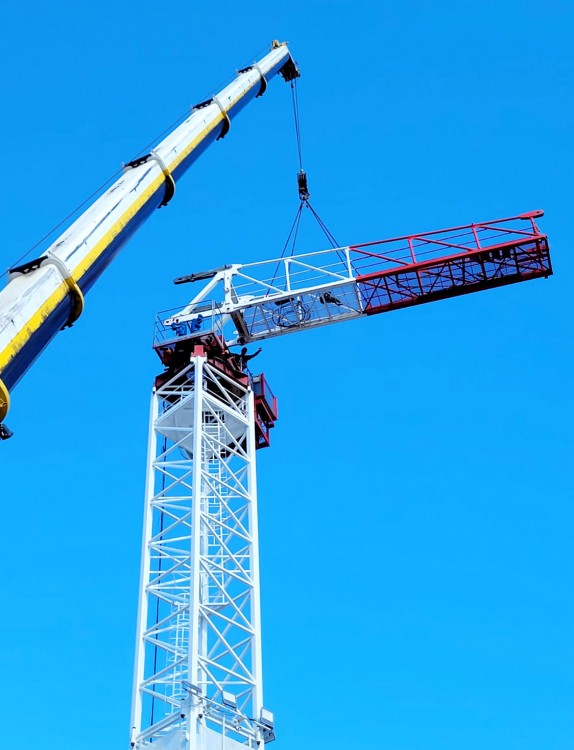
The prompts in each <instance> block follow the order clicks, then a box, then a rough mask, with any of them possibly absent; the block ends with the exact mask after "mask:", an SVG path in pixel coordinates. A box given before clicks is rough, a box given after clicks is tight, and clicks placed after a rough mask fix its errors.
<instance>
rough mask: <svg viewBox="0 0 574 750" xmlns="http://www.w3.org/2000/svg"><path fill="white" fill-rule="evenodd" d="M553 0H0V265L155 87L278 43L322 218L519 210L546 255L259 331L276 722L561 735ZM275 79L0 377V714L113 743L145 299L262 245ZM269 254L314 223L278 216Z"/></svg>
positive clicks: (275, 150)
mask: <svg viewBox="0 0 574 750" xmlns="http://www.w3.org/2000/svg"><path fill="white" fill-rule="evenodd" d="M573 25H574V8H572V6H571V4H570V3H566V2H554V1H552V0H550V1H549V2H546V3H545V4H544V5H543V6H541V5H540V4H539V3H534V2H518V1H515V0H508V1H507V2H504V3H495V2H491V1H490V0H485V1H483V2H451V1H446V2H432V3H431V2H414V1H412V0H405V2H402V3H389V2H380V3H374V2H365V1H364V0H357V1H355V2H353V3H351V2H345V1H343V0H341V1H339V2H306V3H303V2H297V1H295V2H292V3H274V2H271V3H263V2H258V1H256V2H252V3H250V4H248V5H245V4H236V3H230V2H228V0H222V2H219V3H217V4H216V5H208V4H205V3H201V4H200V3H197V4H195V5H193V4H192V3H183V2H180V1H179V0H173V2H171V3H170V4H169V5H165V6H162V5H158V4H157V3H151V2H147V0H139V2H137V3H136V2H125V1H124V2H122V1H120V2H115V3H111V2H110V1H109V0H101V1H100V2H99V3H90V4H87V3H78V4H76V5H69V4H64V3H62V2H59V1H58V0H56V2H51V3H39V2H32V3H27V4H12V5H11V6H10V7H9V8H6V9H5V10H4V12H3V33H2V37H3V39H2V45H0V62H1V64H2V68H3V70H4V76H3V79H4V80H3V94H2V100H3V112H4V115H3V117H2V119H1V120H0V129H1V136H2V142H3V144H4V147H3V149H2V153H3V162H4V174H5V182H4V190H3V196H2V205H3V241H2V247H1V249H0V257H1V262H2V264H3V267H7V266H9V265H10V264H11V263H12V262H13V261H14V260H16V259H17V258H18V257H19V256H20V255H22V253H23V252H24V251H25V250H26V249H27V248H28V247H30V246H31V245H33V244H34V243H35V242H36V241H37V240H38V239H39V238H40V237H42V236H43V235H44V234H45V233H46V232H47V231H48V230H49V229H51V228H52V227H53V226H54V225H55V224H56V223H57V222H58V221H59V220H60V219H61V218H62V217H63V216H65V215H66V214H67V213H68V212H69V211H71V210H72V209H73V208H75V207H76V206H77V205H78V204H79V203H80V202H81V201H82V200H83V199H84V198H85V197H86V196H87V195H89V194H90V193H91V192H92V190H93V189H94V188H95V187H97V186H98V185H99V184H101V183H102V182H104V180H106V179H107V178H108V177H109V176H110V175H111V174H113V173H114V172H115V171H116V169H117V168H118V167H119V165H120V164H121V162H125V161H128V160H129V159H130V158H131V157H132V156H133V155H134V154H135V153H137V152H138V151H139V150H140V149H141V148H142V147H143V146H145V144H147V143H148V142H150V141H152V140H153V139H154V137H155V136H156V135H158V134H159V133H161V132H162V130H163V129H164V128H165V127H166V126H167V125H169V123H171V122H172V121H174V120H175V119H176V118H177V117H178V116H179V115H180V114H182V112H184V111H185V110H186V108H187V107H188V106H189V105H190V104H192V103H194V102H197V101H200V100H202V99H204V98H206V96H208V95H209V93H210V92H211V91H213V90H214V89H215V88H216V87H217V86H218V85H219V84H220V83H222V82H224V81H225V80H226V79H227V78H228V77H229V76H230V75H232V74H233V72H234V70H235V69H237V68H239V67H241V66H243V65H244V64H247V63H249V62H251V61H252V60H253V59H254V58H255V57H256V56H257V54H258V53H260V52H262V51H264V50H265V49H266V48H267V46H268V44H269V42H270V41H271V40H272V39H274V38H281V39H287V40H289V42H290V44H291V48H292V51H293V53H294V55H295V57H296V58H297V59H298V61H299V62H300V65H301V69H302V72H303V77H302V79H301V81H300V85H299V98H300V110H301V124H302V131H303V157H304V164H305V167H306V169H307V171H308V173H309V182H310V188H311V193H312V202H313V204H314V206H315V207H316V209H317V210H318V211H319V213H320V214H321V216H322V217H323V219H324V220H325V222H326V223H327V225H328V226H329V228H330V229H331V231H332V232H333V233H334V235H335V236H336V237H337V238H338V239H339V241H340V242H341V243H349V242H361V241H368V240H373V239H380V238H383V237H385V236H395V235H398V234H403V233H406V232H414V231H423V230H427V229H429V230H430V229H438V228H441V227H443V226H450V225H453V224H459V223H465V222H467V221H480V220H487V219H494V218H499V217H503V216H510V215H513V214H516V213H521V212H523V211H527V210H531V209H536V208H543V209H545V211H546V216H545V217H544V219H542V220H541V222H540V225H541V227H542V228H543V229H544V230H545V231H546V232H547V233H548V235H549V237H550V244H551V248H552V256H553V262H554V268H555V276H554V277H552V278H551V279H550V280H548V281H536V282H532V283H527V284H520V285H517V286H514V287H508V288H505V289H500V290H495V291H492V292H486V293H483V294H479V295H472V296H468V297H462V298H459V299H456V300H450V301H445V302H440V303H436V304H431V305H424V306H421V307H418V308H413V309H410V310H404V311H400V312H397V313H393V314H391V315H383V316H380V317H378V318H375V319H370V320H366V321H359V322H356V323H350V324H348V325H345V326H333V327H331V328H326V329H322V330H320V331H315V332H309V333H306V334H302V335H301V336H288V337H285V338H284V339H277V340H274V341H270V342H268V343H267V344H266V345H265V347H264V352H263V354H262V355H261V356H260V357H259V358H258V360H257V365H258V366H261V368H262V369H264V371H265V373H266V376H267V377H268V379H269V381H270V383H271V385H272V387H273V389H274V391H275V392H276V393H277V395H278V396H279V398H280V422H279V423H278V425H277V428H276V429H275V431H274V434H273V446H272V448H271V449H270V450H268V451H262V452H261V453H260V463H259V479H260V521H261V560H262V587H263V627H264V670H265V693H266V703H267V704H268V705H269V706H270V707H271V708H273V709H274V710H275V713H276V716H277V722H278V735H279V738H280V740H279V741H278V744H277V745H276V747H277V748H278V750H279V748H280V747H281V748H285V749H288V748H300V747H314V748H317V749H318V750H322V749H323V748H325V749H327V748H328V750H339V749H341V750H343V748H345V750H346V749H347V748H349V747H355V746H356V747H363V746H364V747H369V748H381V750H455V748H456V749H457V750H458V749H459V748H460V747H464V748H465V750H475V749H476V750H478V749H479V748H480V749H481V750H482V749H483V748H484V747H489V748H491V750H499V749H500V750H539V748H541V747H544V748H546V749H547V750H565V749H566V748H570V747H571V746H572V743H573V742H574V722H573V720H572V711H571V706H572V699H573V697H574V678H573V676H572V675H573V670H572V659H573V656H574V653H573V651H574V648H573V643H574V638H573V634H574V607H573V605H572V595H571V580H572V573H573V570H572V568H573V558H572V528H573V521H574V518H573V511H572V504H571V500H572V476H571V465H572V462H571V455H572V430H571V424H572V419H573V416H574V414H573V412H574V409H573V397H572V391H571V382H572V370H573V358H572V354H571V343H570V342H571V329H572V315H571V296H572V294H571V291H570V290H571V278H572V272H573V270H574V269H573V265H572V259H571V252H570V245H571V236H570V233H571V228H570V224H569V218H570V216H571V204H572V188H571V183H572V177H571V176H572V173H573V167H574V164H573V159H572V146H571V143H572V132H573V126H574V122H573V119H574V117H573V114H574V108H573V105H572V100H571V92H572V83H573V77H574V76H573V65H572V52H571V29H572V27H573ZM297 166H298V165H297V157H296V148H295V138H294V130H293V122H292V113H291V103H290V92H289V90H288V88H287V87H286V86H285V85H284V84H283V82H282V81H280V80H277V81H273V83H272V84H271V85H270V87H269V90H268V92H267V93H266V95H265V97H263V99H261V100H257V101H256V102H254V103H253V104H251V105H250V106H249V107H248V108H247V109H246V110H245V111H244V112H243V113H242V114H241V115H240V116H239V117H238V118H237V120H235V122H234V125H233V127H232V131H231V133H230V134H229V136H228V137H227V138H226V139H225V141H223V142H221V143H217V144H214V146H213V147H212V148H211V149H210V150H209V151H208V152H207V153H206V154H205V155H204V156H203V157H202V159H201V160H200V161H199V162H198V163H197V164H196V165H195V167H194V168H193V170H191V171H190V172H189V173H188V174H187V175H186V177H185V178H184V179H183V180H182V182H181V184H180V185H179V186H178V192H177V195H176V198H175V200H174V201H173V202H172V203H171V204H170V206H169V207H168V208H165V209H162V210H161V211H159V212H157V214H156V215H154V216H152V218H151V220H150V221H149V222H148V224H147V225H146V226H145V227H144V228H143V229H142V230H141V231H140V232H139V233H138V234H137V235H136V236H135V237H134V238H133V240H132V242H131V243H130V244H129V245H128V246H127V247H126V248H125V249H124V251H123V253H122V255H121V256H120V257H119V258H118V259H117V261H116V262H115V263H114V265H113V266H112V267H111V268H110V269H109V271H108V273H107V275H106V276H105V278H102V279H101V281H100V283H99V284H98V285H97V286H96V287H95V288H94V290H93V291H92V292H91V293H90V295H89V296H88V298H87V304H86V312H85V314H84V316H83V317H82V319H81V321H79V322H78V323H77V324H76V326H74V328H73V329H72V330H71V331H67V332H65V333H63V334H61V335H60V337H59V338H58V340H57V341H55V342H54V343H53V345H52V346H51V347H50V349H49V351H47V352H46V353H45V354H44V356H43V357H42V359H41V361H39V362H38V363H37V364H36V365H35V366H34V368H33V369H32V370H31V371H30V373H29V374H28V375H27V376H26V378H25V379H24V380H23V381H22V382H21V383H20V384H19V386H18V387H17V389H16V390H15V392H14V394H13V407H12V411H11V416H10V420H9V424H10V426H11V428H12V429H13V430H14V432H15V433H16V435H15V437H14V439H13V440H11V441H9V442H7V443H5V444H3V445H2V446H1V456H0V465H1V466H2V490H1V492H2V500H3V509H4V534H3V541H2V545H0V555H1V565H2V569H3V570H4V571H5V573H4V580H3V602H4V606H3V612H4V615H3V617H2V619H1V620H0V642H1V644H2V647H1V649H0V665H1V671H2V675H3V679H2V684H1V687H0V693H1V703H2V707H3V716H4V721H3V742H4V744H5V745H6V746H7V747H10V748H12V750H27V749H28V748H32V747H35V746H37V745H38V744H42V745H46V746H49V747H57V748H59V750H67V749H68V748H72V747H74V748H76V747H78V743H79V744H80V745H81V747H82V750H95V749H96V748H101V747H102V745H105V746H106V748H109V750H115V749H116V748H118V749H119V748H125V747H127V742H128V724H129V705H130V694H131V679H132V659H133V641H134V630H135V614H136V598H137V585H138V574H139V546H140V529H141V512H142V496H143V479H144V477H143V469H144V462H145V452H146V431H147V420H148V399H149V390H150V384H151V381H152V378H153V376H154V374H156V372H157V370H158V364H157V361H156V360H155V358H154V355H153V352H152V351H151V335H152V327H153V319H154V315H155V313H156V312H157V311H158V310H161V309H165V308H168V307H173V306H175V305H177V304H179V303H181V302H184V301H186V295H187V294H188V293H189V291H190V290H189V288H185V287H177V288H175V287H173V286H172V283H171V282H172V279H173V278H174V277H176V276H179V275H183V274H185V273H190V272H192V271H197V270H204V269H206V268H210V267H215V266H218V265H221V264H222V263H229V262H245V261H250V260H257V259H263V258H269V257H273V256H275V255H278V254H279V253H280V252H281V248H282V246H283V242H284V240H285V238H286V235H287V232H288V229H289V226H290V224H291V221H292V219H293V216H294V214H295V210H296V207H297V196H296V188H295V173H296V171H297ZM305 219H306V221H305V224H304V226H303V229H302V233H301V238H300V243H299V249H300V250H301V251H303V250H307V249H320V248H322V247H323V246H324V244H325V243H324V241H323V239H322V237H321V235H320V233H319V232H318V230H317V229H316V227H314V226H313V224H312V222H311V220H310V217H309V216H306V217H305Z"/></svg>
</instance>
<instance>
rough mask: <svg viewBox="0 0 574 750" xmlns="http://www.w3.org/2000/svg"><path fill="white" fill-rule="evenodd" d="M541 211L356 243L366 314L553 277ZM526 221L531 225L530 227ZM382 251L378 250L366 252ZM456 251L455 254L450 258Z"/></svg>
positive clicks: (354, 256)
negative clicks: (541, 227) (538, 223)
mask: <svg viewBox="0 0 574 750" xmlns="http://www.w3.org/2000/svg"><path fill="white" fill-rule="evenodd" d="M542 215H543V212H542V211H532V212H530V213H527V214H521V215H520V216H512V217H510V218H508V219H499V220H496V221H488V222H483V223H480V224H468V225H466V226H460V227H452V228H450V229H443V230H439V231H435V232H426V233H423V234H415V235H408V236H405V237H397V238H393V239H390V240H383V241H380V242H369V243H365V244H362V245H353V246H352V247H351V248H350V249H351V257H352V262H353V266H354V268H355V270H356V272H357V284H358V287H359V290H360V294H361V298H362V302H363V310H364V312H365V313H366V314H367V315H373V314H375V313H380V312H385V311H386V310H394V309H397V308H400V307H409V306H412V305H420V304H423V303H425V302H432V301H434V300H438V299H446V298H448V297H456V296H459V295H462V294H470V293H471V292H478V291H482V290H483V289H490V288H493V287H497V286H504V285H506V284H514V283H517V282H519V281H526V280H529V279H533V278H537V277H541V276H543V277H548V276H550V275H551V274H552V265H551V262H550V255H549V248H548V239H547V237H546V235H544V234H542V233H541V232H540V230H539V229H538V227H537V226H536V223H535V219H536V218H538V217H539V216H542ZM524 222H527V225H526V228H525V227H524ZM375 247H376V248H377V249H378V248H379V247H381V250H383V252H375V251H374V250H371V249H369V250H367V249H366V248H375ZM446 250H451V251H453V250H454V251H455V252H451V254H450V255H449V254H445V251H446Z"/></svg>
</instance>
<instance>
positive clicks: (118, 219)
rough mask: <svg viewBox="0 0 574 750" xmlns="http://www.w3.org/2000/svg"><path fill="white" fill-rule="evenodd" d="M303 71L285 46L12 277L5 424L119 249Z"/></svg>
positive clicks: (3, 345) (132, 166)
mask: <svg viewBox="0 0 574 750" xmlns="http://www.w3.org/2000/svg"><path fill="white" fill-rule="evenodd" d="M277 73H280V74H281V75H282V76H283V78H284V79H285V80H287V81H290V80H292V79H293V78H296V77H298V75H299V72H298V70H297V66H296V65H295V63H294V61H293V58H292V57H291V54H290V52H289V49H288V48H287V46H286V45H285V44H282V43H279V42H273V45H272V48H271V51H270V52H269V53H268V54H267V55H265V57H263V58H262V59H261V60H259V61H258V62H256V63H254V64H253V65H250V66H249V67H248V68H245V69H243V70H240V71H238V74H237V77H236V78H235V79H234V80H233V82H232V83H230V84H229V85H228V86H226V87H225V88H224V89H222V90H221V91H220V92H219V93H218V94H217V95H216V96H213V97H212V98H211V99H209V100H207V101H204V102H201V103H200V104H198V105H196V106H195V107H194V108H193V109H192V110H191V113H190V115H189V117H188V118H187V119H186V120H185V121H184V122H183V123H182V124H181V125H179V126H178V127H177V128H176V129H175V130H173V131H172V132H171V133H170V134H169V135H168V136H167V137H166V138H164V140H162V141H161V142H160V143H159V144H158V145H157V146H156V147H155V148H154V149H153V150H152V151H151V152H150V153H149V154H147V155H146V156H144V157H142V158H140V159H137V160H135V161H132V162H130V163H128V164H126V165H125V168H124V170H123V173H122V175H121V177H120V178H119V179H118V180H117V181H116V182H115V183H114V184H113V185H112V186H111V187H110V188H109V189H108V190H106V192H105V193H103V194H102V195H101V197H99V198H98V199H97V200H96V201H95V202H94V203H93V204H92V205H91V206H90V207H89V208H88V209H87V210H86V211H84V212H83V213H82V214H81V216H80V217H79V218H78V219H77V220H76V221H75V222H74V223H73V224H72V225H71V226H70V227H69V228H68V229H67V230H66V231H65V232H64V233H63V234H62V235H61V236H60V237H58V239H57V240H56V241H55V242H54V243H53V244H52V245H51V246H50V247H49V248H48V250H47V251H46V252H45V253H44V254H43V255H42V257H41V258H38V259H35V260H33V261H31V262H28V263H26V264H24V265H20V266H18V267H16V268H12V269H11V270H10V273H9V276H8V284H7V285H6V287H5V288H4V289H3V290H2V291H1V292H0V423H1V422H2V420H3V419H4V417H5V416H6V413H7V411H8V406H9V391H10V390H11V389H12V388H13V387H14V385H15V384H16V383H17V382H18V380H19V379H20V378H21V377H22V375H23V374H24V373H25V372H26V370H27V369H28V368H29V367H30V365H31V364H32V362H33V361H34V360H35V359H36V357H37V356H38V355H39V354H40V352H41V351H42V350H43V349H44V348H45V347H46V345H47V344H48V343H49V342H50V340H51V339H52V338H54V336H55V335H56V334H57V333H58V331H59V330H61V329H62V328H65V327H67V326H70V325H72V323H74V322H75V321H76V320H77V318H78V317H79V316H80V314H81V313H82V310H83V308H84V295H85V293H86V292H87V291H88V290H89V289H90V288H91V287H92V285H93V284H94V282H95V281H96V280H97V279H98V277H99V276H100V275H101V274H102V273H103V271H104V270H105V268H106V267H107V266H108V264H109V263H110V262H111V261H112V260H113V258H114V257H115V255H116V254H117V253H118V251H119V250H120V248H121V247H122V245H123V244H124V243H125V242H126V241H127V240H128V239H129V238H130V237H131V235H132V234H133V233H134V232H135V230H136V229H137V228H138V227H139V226H140V225H141V224H142V223H143V222H144V221H145V220H146V219H147V218H148V217H149V216H150V215H151V214H152V213H153V211H154V210H155V209H156V208H159V207H161V206H165V205H166V204H167V203H168V202H169V201H170V199H171V198H172V197H173V194H174V192H175V186H176V183H177V181H178V179H179V178H180V177H181V176H182V175H183V173H184V172H185V171H186V170H187V169H188V168H189V167H190V166H191V164H192V163H193V162H194V161H195V160H196V159H197V157H198V156H199V155H200V154H201V153H202V152H203V151H204V150H205V149H206V148H207V146H209V145H210V144H211V143H212V142H213V141H214V140H216V139H220V138H223V137H224V136H225V135H226V134H227V132H228V130H229V128H230V122H231V119H232V118H233V117H234V116H235V115H236V114H237V113H238V112H239V111H240V110H241V109H242V108H243V107H244V106H245V105H246V104H247V103H248V102H249V101H250V100H251V99H253V98H256V97H257V96H260V95H261V94H263V92H264V91H265V89H266V88H267V81H268V80H269V79H271V78H272V77H273V76H274V75H276V74H277Z"/></svg>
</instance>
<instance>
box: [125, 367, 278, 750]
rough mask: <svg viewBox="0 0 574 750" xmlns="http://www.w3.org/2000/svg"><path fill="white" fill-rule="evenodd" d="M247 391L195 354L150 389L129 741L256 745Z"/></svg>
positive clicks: (253, 512)
mask: <svg viewBox="0 0 574 750" xmlns="http://www.w3.org/2000/svg"><path fill="white" fill-rule="evenodd" d="M253 399H254V397H253V393H252V390H251V388H250V386H249V385H247V381H246V379H245V378H242V379H240V380H239V381H238V380H235V379H232V378H231V377H229V376H228V375H226V374H225V373H224V372H223V371H222V370H221V369H219V368H217V367H216V365H215V364H213V363H210V362H209V361H208V360H207V359H206V358H205V357H204V356H193V357H192V358H191V363H190V365H189V367H187V368H186V369H184V370H183V371H181V372H179V373H178V374H177V376H175V377H173V378H172V379H171V380H170V381H169V382H167V383H166V384H165V385H162V386H161V387H159V388H158V390H157V391H156V392H155V393H154V394H153V397H152V408H151V419H150V440H149V450H148V467H147V483H146V505H145V518H144V532H143V544H142V568H141V584H140V599H139V613H138V633H137V643H136V666H135V676H134V698H133V709H132V738H131V743H132V746H133V747H137V748H142V747H146V746H148V745H153V747H156V748H158V750H160V748H170V750H171V749H172V748H177V749H178V750H179V749H180V748H181V750H211V748H212V747H213V748H215V747H217V748H218V749H219V748H230V750H231V749H232V748H236V747H245V746H248V747H256V746H257V745H258V744H260V743H261V742H262V741H263V740H264V739H266V738H268V737H267V736H266V729H265V727H264V726H262V725H260V724H259V717H260V712H261V708H262V700H263V699H262V675H261V627H260V605H259V558H258V555H259V551H258V538H257V491H256V474H255V427H254V402H253Z"/></svg>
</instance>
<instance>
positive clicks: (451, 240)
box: [162, 211, 552, 346]
mask: <svg viewBox="0 0 574 750" xmlns="http://www.w3.org/2000/svg"><path fill="white" fill-rule="evenodd" d="M540 216H542V212H541V211H533V212H531V213H527V214H522V215H520V216H514V217H511V218H509V219H501V220H497V221H490V222H482V223H478V224H468V225H465V226H458V227H453V228H450V229H445V230H439V231H434V232H426V233H421V234H413V235H406V236H403V237H397V238H393V239H390V240H382V241H378V242H372V243H366V244H361V245H351V246H348V247H342V248H336V249H333V250H324V251H319V252H314V253H306V254H300V255H292V256H289V257H282V258H278V259H275V260H268V261H263V262H260V263H250V264H246V265H242V266H240V265H230V266H225V267H223V268H219V269H216V270H214V271H209V272H204V273H199V274H192V275H190V276H187V277H183V278H181V279H177V280H176V283H184V282H194V281H207V282H208V283H207V284H206V286H205V287H204V289H203V290H202V291H201V292H200V293H199V294H198V295H196V297H194V299H193V300H192V301H191V302H190V303H189V305H187V306H186V307H185V308H183V309H182V310H180V311H179V312H177V313H176V314H172V315H170V316H169V317H167V318H164V319H163V321H162V335H164V336H166V337H167V338H168V339H169V338H171V339H174V338H177V336H178V335H185V336H186V337H190V336H191V337H193V336H198V337H201V336H202V335H204V333H205V331H207V330H211V331H214V332H215V331H217V332H218V333H217V335H218V336H220V337H221V338H222V340H224V341H225V343H226V344H227V345H228V346H233V345H234V344H246V343H249V342H253V341H258V340H260V339H265V338H270V337H273V336H280V335H284V334H286V333H293V332H295V331H299V330H303V329H306V328H315V327H319V326H324V325H329V324H331V323H337V322H341V321H343V320H350V319H352V318H357V317H361V316H364V315H374V314H376V313H380V312H386V311H389V310H394V309H398V308H401V307H409V306H412V305H419V304H423V303H425V302H432V301H434V300H439V299H446V298H448V297H456V296H459V295H462V294H469V293H471V292H478V291H481V290H484V289H490V288H494V287H498V286H503V285H506V284H514V283H517V282H519V281H527V280H529V279H534V278H539V277H547V276H550V275H551V274H552V265H551V262H550V255H549V248H548V240H547V237H546V235H544V234H542V233H541V232H540V230H539V229H538V227H537V226H536V222H535V219H537V218H538V217H540Z"/></svg>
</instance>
